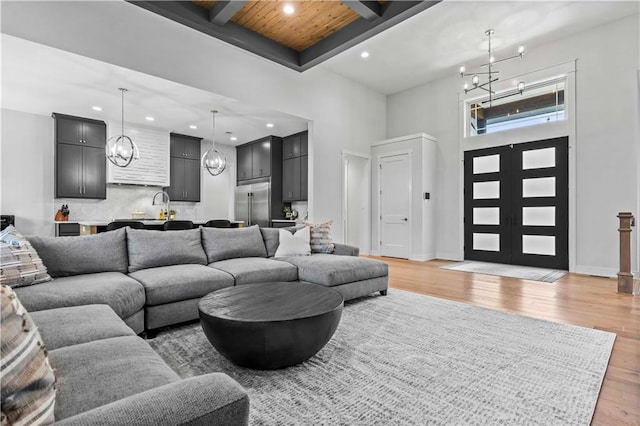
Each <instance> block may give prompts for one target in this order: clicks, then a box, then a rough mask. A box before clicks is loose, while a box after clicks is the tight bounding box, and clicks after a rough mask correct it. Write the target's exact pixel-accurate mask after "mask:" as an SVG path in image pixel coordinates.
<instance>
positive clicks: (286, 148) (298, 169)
mask: <svg viewBox="0 0 640 426" xmlns="http://www.w3.org/2000/svg"><path fill="white" fill-rule="evenodd" d="M308 152H309V149H308V132H306V131H305V132H301V133H296V134H295V135H291V136H287V137H286V138H284V139H283V142H282V199H283V201H288V202H290V201H306V200H307V198H308V193H309V191H308V187H307V186H308V180H309V178H308V169H309V157H308V155H307V154H308Z"/></svg>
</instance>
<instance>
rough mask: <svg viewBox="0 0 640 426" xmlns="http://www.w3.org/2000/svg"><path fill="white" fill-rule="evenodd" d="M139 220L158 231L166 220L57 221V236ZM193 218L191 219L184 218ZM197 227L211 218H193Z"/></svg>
mask: <svg viewBox="0 0 640 426" xmlns="http://www.w3.org/2000/svg"><path fill="white" fill-rule="evenodd" d="M125 220H126V221H137V222H142V224H143V225H144V229H152V230H156V231H162V226H163V225H164V223H165V222H167V221H166V220H160V219H113V220H76V221H71V220H70V221H55V225H56V237H71V236H76V235H90V234H97V233H99V232H104V231H106V229H107V225H108V224H109V223H111V222H117V221H125ZM184 220H191V219H184ZM191 221H192V222H193V225H194V226H195V227H198V226H204V224H205V223H207V222H208V221H209V219H195V220H191ZM243 224H244V222H242V221H241V220H232V221H231V227H232V228H241V227H242V226H243Z"/></svg>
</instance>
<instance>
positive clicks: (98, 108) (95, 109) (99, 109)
mask: <svg viewBox="0 0 640 426" xmlns="http://www.w3.org/2000/svg"><path fill="white" fill-rule="evenodd" d="M91 109H92V110H94V111H102V107H99V106H94V107H92V108H91Z"/></svg>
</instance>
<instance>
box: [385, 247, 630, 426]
mask: <svg viewBox="0 0 640 426" xmlns="http://www.w3.org/2000/svg"><path fill="white" fill-rule="evenodd" d="M378 259H380V260H383V261H385V262H387V263H388V264H389V266H390V277H389V281H390V287H391V288H396V289H401V290H407V291H411V292H414V293H421V294H427V295H430V296H435V297H440V298H445V299H451V300H457V301H460V302H464V303H469V304H471V305H476V306H482V307H485V308H490V309H495V310H499V311H504V312H511V313H516V314H520V315H524V316H528V317H533V318H540V319H546V320H549V321H555V322H559V323H565V324H575V325H580V326H583V327H590V328H596V329H599V330H606V331H610V332H613V333H616V334H617V338H616V341H615V345H614V347H613V352H612V354H611V359H610V361H609V367H608V368H607V373H606V375H605V377H604V382H603V384H602V389H601V391H600V397H599V398H598V404H597V406H596V411H595V414H594V416H593V423H592V424H594V425H640V296H631V295H628V294H617V292H616V290H617V280H616V279H613V278H599V277H592V276H587V275H579V274H567V275H565V276H564V277H563V278H561V279H560V280H559V281H557V282H555V283H554V284H549V283H541V282H537V281H528V280H521V279H517V278H505V277H497V276H491V275H481V274H473V273H468V272H459V271H451V270H447V269H439V267H440V266H443V265H446V264H448V263H451V262H448V261H441V260H434V261H429V262H412V261H408V260H401V259H392V258H386V257H385V258H378Z"/></svg>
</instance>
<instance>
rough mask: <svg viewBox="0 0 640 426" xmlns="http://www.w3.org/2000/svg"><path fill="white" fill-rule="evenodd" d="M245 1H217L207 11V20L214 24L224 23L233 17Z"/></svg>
mask: <svg viewBox="0 0 640 426" xmlns="http://www.w3.org/2000/svg"><path fill="white" fill-rule="evenodd" d="M245 3H246V1H241V0H233V1H218V2H217V3H216V5H215V6H214V7H213V9H211V10H210V11H209V20H210V21H211V22H213V23H214V24H216V25H224V24H226V23H227V22H229V19H231V18H233V15H235V14H236V13H238V12H239V11H240V9H242V7H243V6H244V5H245Z"/></svg>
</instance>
